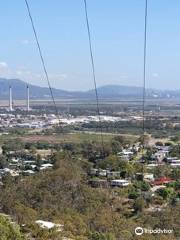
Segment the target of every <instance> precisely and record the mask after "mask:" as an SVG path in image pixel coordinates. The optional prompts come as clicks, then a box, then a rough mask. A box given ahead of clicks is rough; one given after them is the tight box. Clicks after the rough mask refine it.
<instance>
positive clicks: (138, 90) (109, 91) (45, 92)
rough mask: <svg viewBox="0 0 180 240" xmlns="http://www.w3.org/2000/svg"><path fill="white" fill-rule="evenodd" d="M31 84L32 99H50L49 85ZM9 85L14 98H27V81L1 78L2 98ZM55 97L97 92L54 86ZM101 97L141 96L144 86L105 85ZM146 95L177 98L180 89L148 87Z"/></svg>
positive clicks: (86, 94)
mask: <svg viewBox="0 0 180 240" xmlns="http://www.w3.org/2000/svg"><path fill="white" fill-rule="evenodd" d="M28 85H29V89H30V97H31V99H50V98H51V96H50V91H49V88H47V87H40V86H35V85H31V84H28ZM9 86H11V87H12V92H13V98H14V99H25V98H26V86H27V83H26V82H24V81H22V80H19V79H4V78H0V99H8V97H9ZM52 91H53V95H54V97H55V98H65V99H66V98H67V99H83V98H88V99H91V98H94V97H95V92H94V90H93V89H91V90H88V91H65V90H61V89H56V88H53V89H52ZM98 95H99V98H103V99H117V98H134V97H136V98H141V97H142V87H134V86H121V85H105V86H101V87H99V88H98ZM146 96H147V97H149V98H177V97H180V90H176V91H171V90H155V89H147V90H146Z"/></svg>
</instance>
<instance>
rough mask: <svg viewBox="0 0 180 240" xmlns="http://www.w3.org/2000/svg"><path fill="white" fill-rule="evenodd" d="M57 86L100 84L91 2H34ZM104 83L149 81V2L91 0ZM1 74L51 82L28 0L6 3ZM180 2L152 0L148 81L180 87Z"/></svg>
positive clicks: (0, 22) (0, 24) (81, 87)
mask: <svg viewBox="0 0 180 240" xmlns="http://www.w3.org/2000/svg"><path fill="white" fill-rule="evenodd" d="M29 5H30V8H31V10H32V15H33V18H34V22H35V26H36V30H37V33H38V36H39V41H40V44H41V47H42V51H43V56H44V58H45V62H46V66H47V70H48V74H49V78H50V81H51V85H52V86H53V87H56V88H60V89H66V90H87V89H90V88H93V79H92V72H91V63H90V54H89V46H88V36H87V29H86V22H85V12H84V2H83V0H38V1H37V0H29ZM87 5H88V15H89V23H90V29H91V33H92V45H93V53H94V62H95V71H96V78H97V85H98V86H102V85H107V84H118V85H131V86H142V83H143V34H144V5H145V0H87ZM0 11H1V13H0V29H1V34H0V35H1V41H0V42H1V44H0V77H6V78H19V79H21V80H24V81H27V82H28V83H31V84H36V85H40V86H47V82H46V79H45V77H44V73H43V69H42V65H41V62H40V58H39V55H38V51H37V46H36V44H35V40H34V35H33V32H32V27H31V25H30V20H29V18H28V15H27V9H26V6H25V2H24V0H16V1H12V0H6V1H1V6H0ZM179 11H180V1H179V0H171V1H170V0H148V25H147V87H150V88H157V89H180V81H179V80H180V16H179Z"/></svg>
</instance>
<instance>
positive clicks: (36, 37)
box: [24, 0, 60, 124]
mask: <svg viewBox="0 0 180 240" xmlns="http://www.w3.org/2000/svg"><path fill="white" fill-rule="evenodd" d="M24 1H25V4H26V7H27V11H28V15H29V19H30V22H31V26H32V30H33V33H34V37H35V40H36V45H37V48H38V52H39V56H40V60H41V63H42V67H43V71H44V74H45V77H46V81H47V83H48V87H49V90H50V94H51V98H52V100H53V104H54V108H55V111H56V116H57V118H58V120H59V124H60V118H59V113H58V108H57V105H56V101H55V98H54V95H53V91H52V87H51V83H50V80H49V75H48V71H47V68H46V64H45V60H44V57H43V53H42V48H41V46H40V42H39V39H38V35H37V31H36V28H35V24H34V20H33V17H32V14H31V9H30V7H29V3H28V0H24Z"/></svg>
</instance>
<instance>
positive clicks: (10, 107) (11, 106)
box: [9, 86, 13, 111]
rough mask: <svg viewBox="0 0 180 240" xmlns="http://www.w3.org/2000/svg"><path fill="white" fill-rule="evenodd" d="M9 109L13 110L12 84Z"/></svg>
mask: <svg viewBox="0 0 180 240" xmlns="http://www.w3.org/2000/svg"><path fill="white" fill-rule="evenodd" d="M9 111H13V104H12V88H11V86H9Z"/></svg>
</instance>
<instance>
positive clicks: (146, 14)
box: [142, 0, 148, 135]
mask: <svg viewBox="0 0 180 240" xmlns="http://www.w3.org/2000/svg"><path fill="white" fill-rule="evenodd" d="M147 10H148V0H145V11H144V49H143V102H142V113H143V126H142V127H143V135H144V134H145V100H146V55H147V17H148V12H147Z"/></svg>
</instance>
